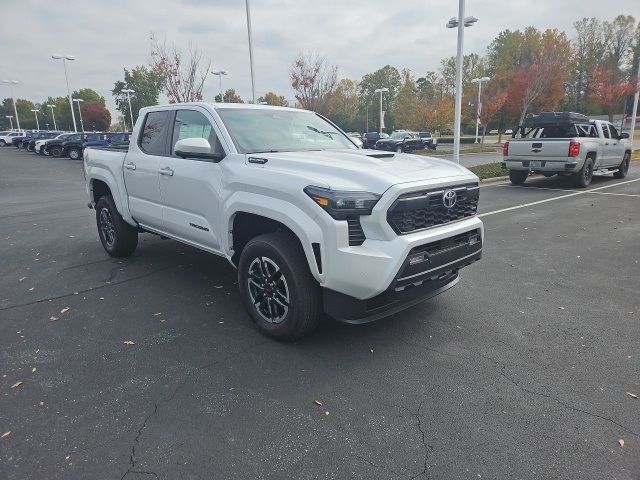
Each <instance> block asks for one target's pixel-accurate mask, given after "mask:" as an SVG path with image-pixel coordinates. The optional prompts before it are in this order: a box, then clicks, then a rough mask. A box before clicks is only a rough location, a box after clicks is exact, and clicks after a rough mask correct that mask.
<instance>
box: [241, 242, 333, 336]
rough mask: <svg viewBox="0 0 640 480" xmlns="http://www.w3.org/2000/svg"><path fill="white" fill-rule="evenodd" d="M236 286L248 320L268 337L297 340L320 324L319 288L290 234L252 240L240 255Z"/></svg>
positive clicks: (298, 244)
mask: <svg viewBox="0 0 640 480" xmlns="http://www.w3.org/2000/svg"><path fill="white" fill-rule="evenodd" d="M238 286H239V288H240V295H241V298H242V302H243V303H244V306H245V308H246V309H247V312H248V313H249V316H250V317H251V319H252V320H253V321H254V323H255V324H256V326H257V327H258V329H259V330H260V331H261V332H262V333H264V334H266V335H268V336H270V337H274V338H277V339H279V340H289V341H290V340H296V339H298V338H300V337H302V336H304V335H306V334H308V333H309V332H311V331H312V330H313V329H314V328H316V326H317V325H318V323H320V318H321V313H322V308H321V292H320V286H319V285H318V283H317V282H316V280H315V279H314V278H313V276H312V275H311V272H310V271H309V265H308V264H307V260H306V257H305V255H304V252H303V250H302V247H301V246H300V242H298V240H297V239H296V238H295V237H294V236H293V235H291V234H287V233H284V232H276V233H268V234H265V235H260V236H258V237H256V238H254V239H252V240H251V241H250V242H249V243H248V244H247V245H246V247H245V248H244V249H243V250H242V254H241V255H240V262H239V266H238Z"/></svg>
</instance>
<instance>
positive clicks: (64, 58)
mask: <svg viewBox="0 0 640 480" xmlns="http://www.w3.org/2000/svg"><path fill="white" fill-rule="evenodd" d="M51 58H53V59H54V60H62V65H63V66H64V79H65V80H66V82H67V96H68V97H69V107H70V108H71V118H72V119H73V131H74V132H77V131H78V127H77V126H76V114H75V113H74V111H73V100H72V99H71V90H70V89H69V75H68V74H67V60H69V61H72V60H75V59H76V57H74V56H73V55H61V54H59V53H54V54H53V55H51Z"/></svg>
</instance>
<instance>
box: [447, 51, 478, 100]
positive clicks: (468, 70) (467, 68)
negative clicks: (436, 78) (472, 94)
mask: <svg viewBox="0 0 640 480" xmlns="http://www.w3.org/2000/svg"><path fill="white" fill-rule="evenodd" d="M486 74H487V67H486V62H485V60H484V59H483V58H482V57H481V56H480V55H478V54H476V53H470V54H469V55H464V56H463V59H462V89H463V91H464V90H467V89H469V88H470V87H471V86H472V84H471V79H473V78H478V77H484V76H485V75H486ZM440 76H441V77H442V83H443V89H444V91H445V92H446V93H449V94H452V95H453V94H454V93H455V89H456V57H448V58H445V59H443V60H441V61H440Z"/></svg>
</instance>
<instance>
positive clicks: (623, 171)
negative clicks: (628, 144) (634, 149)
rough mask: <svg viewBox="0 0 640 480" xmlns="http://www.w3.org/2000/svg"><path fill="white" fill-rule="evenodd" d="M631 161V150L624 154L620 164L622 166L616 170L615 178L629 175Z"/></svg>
mask: <svg viewBox="0 0 640 480" xmlns="http://www.w3.org/2000/svg"><path fill="white" fill-rule="evenodd" d="M630 162H631V154H630V153H629V152H627V153H625V154H624V157H623V158H622V163H621V164H620V168H618V171H617V172H614V174H613V176H614V177H615V178H624V177H626V176H627V173H628V172H629V163H630Z"/></svg>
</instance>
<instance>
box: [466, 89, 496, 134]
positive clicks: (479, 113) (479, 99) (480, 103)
mask: <svg viewBox="0 0 640 480" xmlns="http://www.w3.org/2000/svg"><path fill="white" fill-rule="evenodd" d="M489 80H491V79H490V78H489V77H480V78H474V79H473V80H471V83H477V84H478V108H477V109H476V142H475V143H478V129H479V128H480V115H481V114H482V100H481V98H482V82H488V81H489Z"/></svg>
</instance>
